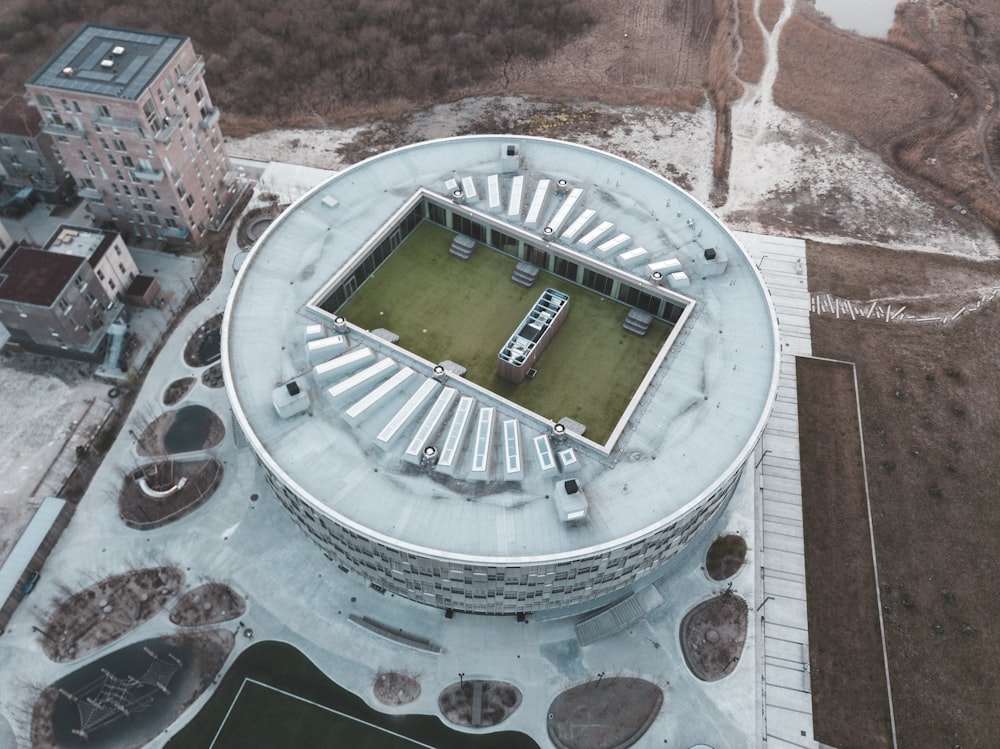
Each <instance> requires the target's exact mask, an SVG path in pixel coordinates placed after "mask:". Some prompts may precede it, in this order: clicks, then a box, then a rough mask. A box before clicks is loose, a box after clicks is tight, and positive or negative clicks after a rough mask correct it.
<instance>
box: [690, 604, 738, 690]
mask: <svg viewBox="0 0 1000 749" xmlns="http://www.w3.org/2000/svg"><path fill="white" fill-rule="evenodd" d="M746 638H747V602H746V601H745V600H743V599H742V598H740V597H739V596H737V595H734V594H732V593H728V592H726V593H720V594H719V595H717V596H715V597H714V598H710V599H709V600H707V601H704V602H703V603H700V604H698V605H697V606H695V607H694V608H693V609H691V611H689V612H688V613H687V614H686V615H685V617H684V620H683V621H682V622H681V651H682V652H683V653H684V661H685V662H686V663H687V665H688V668H689V669H691V673H693V674H694V675H695V676H697V677H698V678H699V679H701V680H702V681H718V680H719V679H721V678H722V677H723V676H726V675H727V674H729V673H731V672H732V671H733V669H734V668H736V664H737V663H738V662H739V660H740V656H741V655H742V654H743V643H744V642H745V641H746Z"/></svg>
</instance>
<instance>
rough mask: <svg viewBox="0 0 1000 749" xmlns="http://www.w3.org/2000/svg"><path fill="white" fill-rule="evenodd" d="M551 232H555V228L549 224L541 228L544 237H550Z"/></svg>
mask: <svg viewBox="0 0 1000 749" xmlns="http://www.w3.org/2000/svg"><path fill="white" fill-rule="evenodd" d="M553 234H555V230H554V229H553V228H552V227H551V226H546V227H545V228H544V229H542V236H543V237H545V238H546V239H552V235H553Z"/></svg>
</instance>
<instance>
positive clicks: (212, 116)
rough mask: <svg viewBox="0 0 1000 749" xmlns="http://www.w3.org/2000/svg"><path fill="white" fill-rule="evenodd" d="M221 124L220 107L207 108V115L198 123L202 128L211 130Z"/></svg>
mask: <svg viewBox="0 0 1000 749" xmlns="http://www.w3.org/2000/svg"><path fill="white" fill-rule="evenodd" d="M217 124H219V108H218V107H212V108H211V109H206V110H205V116H204V117H203V118H202V120H201V122H199V123H198V127H200V128H201V129H202V130H211V129H212V128H213V127H215V126H216V125H217Z"/></svg>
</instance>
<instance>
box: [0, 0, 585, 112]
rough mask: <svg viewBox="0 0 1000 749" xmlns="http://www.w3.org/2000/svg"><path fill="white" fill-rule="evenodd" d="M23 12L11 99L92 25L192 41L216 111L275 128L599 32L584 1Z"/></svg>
mask: <svg viewBox="0 0 1000 749" xmlns="http://www.w3.org/2000/svg"><path fill="white" fill-rule="evenodd" d="M16 1H17V0H15V2H16ZM21 2H22V5H21V6H20V7H19V8H10V7H9V8H8V11H7V12H6V13H5V14H3V16H2V17H0V86H2V88H3V93H4V94H5V95H6V96H9V95H11V94H13V93H18V92H20V91H22V90H23V88H22V86H23V83H24V81H25V80H26V79H27V77H28V76H30V75H31V73H32V72H33V71H34V70H35V69H36V68H37V67H38V66H39V65H41V64H42V62H43V61H44V60H45V58H46V57H47V56H48V55H49V54H51V53H52V52H53V51H54V49H55V47H56V45H57V44H59V43H61V42H62V41H63V40H65V39H66V38H67V37H68V36H69V35H70V34H72V33H73V32H74V31H75V30H76V29H77V28H78V27H79V25H80V24H81V23H84V22H92V23H101V24H108V25H114V26H124V27H130V28H142V29H150V30H157V31H167V32H170V33H178V34H183V35H185V36H190V37H191V39H192V42H193V43H194V46H195V49H196V50H197V51H198V52H199V53H201V54H203V55H204V57H205V60H206V81H207V84H208V87H209V89H210V91H211V93H212V98H213V100H214V101H215V103H217V104H219V105H220V106H221V107H222V108H223V111H224V112H228V113H229V114H235V115H243V116H246V117H249V118H267V119H268V120H271V121H272V122H274V124H278V123H279V122H286V123H287V122H291V121H294V120H295V119H297V118H301V116H302V115H303V114H304V113H308V112H315V113H317V114H320V115H324V114H326V115H333V116H336V115H337V113H338V112H340V111H342V110H344V109H351V108H353V109H357V108H359V107H361V108H364V107H371V106H376V105H378V103H379V102H381V101H385V100H389V99H400V100H410V101H419V102H427V101H429V100H433V99H436V98H442V97H445V96H447V94H448V92H449V91H457V90H461V89H463V88H467V87H469V86H472V85H474V84H476V83H480V82H482V81H486V80H491V79H495V78H496V77H497V76H498V75H499V73H500V71H501V70H502V68H503V66H504V65H505V64H509V63H510V62H511V61H512V60H524V59H527V60H537V59H541V58H544V57H545V56H546V55H548V54H549V53H551V52H552V51H553V50H554V49H555V48H557V47H558V46H559V45H561V44H563V43H565V42H566V41H567V40H569V39H571V38H573V37H574V36H576V35H578V34H580V33H582V32H583V31H585V30H587V29H588V28H589V27H590V26H591V25H592V24H593V23H594V17H593V15H592V14H591V13H590V11H589V10H588V8H587V4H586V3H585V2H584V0H546V1H545V2H538V1H537V0H295V1H294V2H281V3H279V2H275V0H210V2H206V1H205V0H171V2H162V0H30V2H27V1H26V0H21Z"/></svg>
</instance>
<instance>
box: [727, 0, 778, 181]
mask: <svg viewBox="0 0 1000 749" xmlns="http://www.w3.org/2000/svg"><path fill="white" fill-rule="evenodd" d="M760 2H761V0H754V8H753V16H754V20H755V21H756V23H757V26H758V27H759V28H760V32H761V34H763V36H764V71H763V72H762V73H761V76H760V82H759V83H756V84H750V83H745V82H744V93H743V96H742V97H741V98H740V99H739V100H738V101H736V102H734V103H733V106H732V110H733V114H732V129H733V132H734V133H738V134H739V135H738V137H737V138H736V142H735V144H734V152H735V151H739V152H740V153H739V154H736V153H734V157H738V158H739V160H740V163H741V164H742V165H744V166H743V168H746V166H747V165H751V164H752V165H755V166H756V167H757V168H759V169H763V168H764V166H765V165H764V161H763V159H764V154H763V151H762V149H761V146H762V145H763V144H764V142H765V140H767V139H770V138H771V137H772V136H773V131H774V128H775V125H776V124H777V126H778V128H779V130H780V127H781V125H780V122H781V120H782V119H783V113H782V111H781V110H780V109H778V108H777V107H776V106H775V104H774V95H773V92H772V89H773V88H774V82H775V80H776V79H777V77H778V41H779V39H780V38H781V30H782V28H783V27H784V25H785V22H786V21H788V19H789V17H790V16H791V15H792V5H793V0H784V7H783V8H782V11H781V15H780V16H779V17H778V21H777V23H775V24H774V28H773V29H770V30H768V28H767V26H766V25H765V24H764V22H763V21H762V20H761V16H760Z"/></svg>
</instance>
